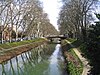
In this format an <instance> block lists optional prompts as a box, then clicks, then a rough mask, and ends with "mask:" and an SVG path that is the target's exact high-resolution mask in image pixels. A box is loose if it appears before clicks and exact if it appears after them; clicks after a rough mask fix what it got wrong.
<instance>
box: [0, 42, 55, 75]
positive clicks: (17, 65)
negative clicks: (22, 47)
mask: <svg viewBox="0 0 100 75" xmlns="http://www.w3.org/2000/svg"><path fill="white" fill-rule="evenodd" d="M54 47H55V46H54V45H47V44H44V45H41V46H39V47H36V48H34V49H32V50H30V51H28V52H25V53H23V54H21V55H19V56H17V57H15V58H13V59H11V60H9V61H8V62H6V64H5V63H2V64H1V67H2V75H29V72H33V71H34V68H35V66H38V64H39V63H41V62H44V60H47V57H48V56H50V55H51V54H52V52H53V50H54ZM7 67H10V68H7Z"/></svg>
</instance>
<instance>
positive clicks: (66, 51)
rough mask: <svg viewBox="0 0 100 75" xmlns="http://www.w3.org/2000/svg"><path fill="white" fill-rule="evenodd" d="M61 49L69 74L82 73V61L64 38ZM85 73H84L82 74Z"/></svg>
mask: <svg viewBox="0 0 100 75" xmlns="http://www.w3.org/2000/svg"><path fill="white" fill-rule="evenodd" d="M62 49H63V50H62V51H63V55H64V59H65V61H66V67H67V71H68V74H69V75H82V72H83V63H82V61H81V60H80V58H79V56H78V55H77V54H76V52H75V50H74V47H73V46H72V45H71V44H70V43H68V42H67V41H66V40H63V41H62ZM84 75H85V74H84ZM86 75H87V74H86Z"/></svg>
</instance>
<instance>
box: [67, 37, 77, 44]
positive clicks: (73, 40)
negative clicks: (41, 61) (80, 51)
mask: <svg viewBox="0 0 100 75" xmlns="http://www.w3.org/2000/svg"><path fill="white" fill-rule="evenodd" d="M67 40H68V41H70V42H71V43H73V42H75V41H76V39H72V38H68V39H67Z"/></svg>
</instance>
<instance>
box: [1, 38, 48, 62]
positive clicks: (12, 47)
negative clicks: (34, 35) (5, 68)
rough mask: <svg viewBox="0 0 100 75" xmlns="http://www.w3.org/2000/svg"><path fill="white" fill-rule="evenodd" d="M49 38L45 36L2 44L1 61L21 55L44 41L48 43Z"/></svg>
mask: <svg viewBox="0 0 100 75" xmlns="http://www.w3.org/2000/svg"><path fill="white" fill-rule="evenodd" d="M46 42H47V40H45V39H43V38H39V39H34V40H27V41H21V42H14V43H6V44H1V45H0V63H2V62H4V61H7V60H9V59H11V58H13V57H15V56H17V55H20V54H22V53H24V52H27V51H29V50H31V49H32V48H35V47H37V46H39V45H41V44H43V43H46Z"/></svg>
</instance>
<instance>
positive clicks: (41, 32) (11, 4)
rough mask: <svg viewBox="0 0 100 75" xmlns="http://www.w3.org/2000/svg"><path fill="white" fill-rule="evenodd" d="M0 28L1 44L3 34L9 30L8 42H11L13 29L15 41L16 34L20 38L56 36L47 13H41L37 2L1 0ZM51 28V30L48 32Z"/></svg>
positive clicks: (40, 7) (40, 6)
mask: <svg viewBox="0 0 100 75" xmlns="http://www.w3.org/2000/svg"><path fill="white" fill-rule="evenodd" d="M0 26H3V28H1V34H2V43H3V40H4V38H3V37H4V32H5V31H6V29H7V27H10V28H9V41H10V42H11V41H12V33H13V29H14V28H15V34H16V40H17V38H18V32H19V31H20V32H21V38H23V36H24V35H25V36H27V37H28V38H29V39H30V38H31V37H33V36H34V37H41V36H45V35H47V34H57V31H56V29H55V28H54V26H53V25H52V24H51V23H50V21H49V19H48V15H47V13H45V12H44V11H43V7H42V3H41V2H40V1H39V0H1V1H0ZM50 28H52V30H50Z"/></svg>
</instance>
